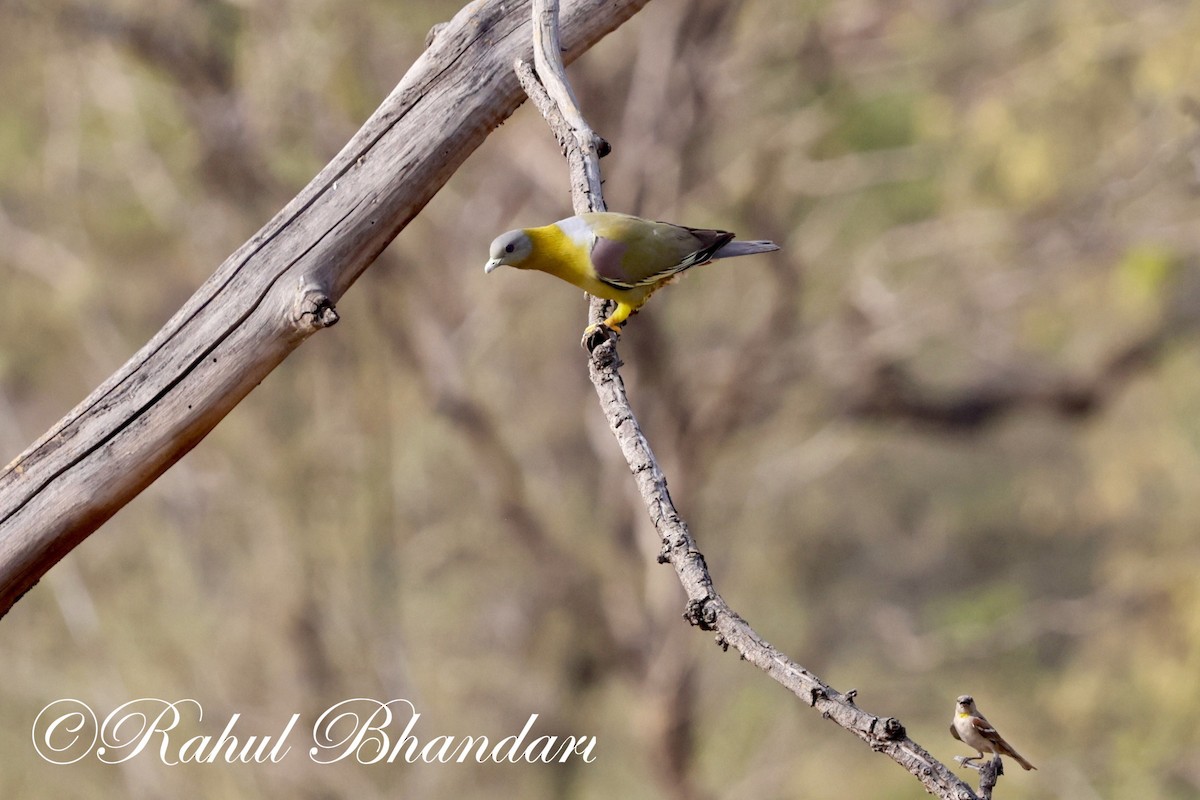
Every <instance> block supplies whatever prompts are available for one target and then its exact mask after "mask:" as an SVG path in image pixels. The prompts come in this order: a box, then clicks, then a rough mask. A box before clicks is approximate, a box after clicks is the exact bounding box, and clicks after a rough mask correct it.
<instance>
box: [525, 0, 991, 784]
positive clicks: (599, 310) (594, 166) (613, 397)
mask: <svg viewBox="0 0 1200 800" xmlns="http://www.w3.org/2000/svg"><path fill="white" fill-rule="evenodd" d="M533 5H534V15H535V19H541V20H551V21H554V24H557V22H556V17H557V7H558V3H557V0H534V3H533ZM545 38H548V37H543V38H541V39H539V40H538V42H537V43H536V46H542V45H543V43H544V41H545ZM516 69H517V73H518V75H519V76H520V78H521V85H522V86H523V87H524V88H525V90H526V91H527V92H528V93H529V95H530V97H531V98H532V99H533V101H534V103H535V105H537V107H538V109H539V110H541V111H542V114H543V116H544V117H545V118H546V121H547V123H549V125H550V128H551V130H553V131H554V135H555V137H556V138H557V139H558V142H559V144H560V145H562V146H563V149H564V152H565V154H566V157H567V163H568V167H569V170H570V179H571V197H572V201H573V204H574V208H575V213H577V214H580V213H585V212H589V211H602V210H604V202H603V195H602V189H601V185H600V167H599V163H598V160H597V157H596V155H595V154H594V153H592V152H589V151H588V150H587V149H586V148H585V147H581V146H580V144H579V143H580V142H584V143H587V142H590V141H592V140H593V134H591V131H590V129H588V128H586V127H584V128H583V129H582V130H578V131H577V130H572V128H571V123H570V122H569V121H568V120H572V119H574V120H580V121H582V119H583V115H582V114H581V113H580V111H579V109H578V108H577V107H574V108H570V109H563V108H560V104H561V103H563V102H567V103H572V104H573V103H574V98H573V95H572V94H571V93H570V91H569V90H568V91H567V92H565V93H559V96H558V97H556V98H553V99H552V98H551V97H550V95H549V94H548V93H547V92H546V90H545V89H544V88H543V86H544V85H548V84H550V83H558V82H561V83H563V84H566V83H567V80H566V72H565V70H564V68H563V64H562V61H561V59H560V58H558V54H557V52H555V51H553V50H551V51H548V52H546V53H544V57H543V59H539V61H538V75H537V76H536V77H535V76H534V75H533V73H532V72H531V71H530V70H529V68H528V65H526V64H524V63H522V62H518V63H517V65H516ZM544 70H551V71H553V73H554V76H553V77H552V78H551V77H549V76H547V75H546V74H545V72H544ZM538 78H540V79H541V81H540V82H539V81H538ZM583 124H584V125H586V123H583ZM589 162H590V163H589ZM602 315H603V303H602V302H601V301H599V300H597V299H595V298H593V299H592V301H591V308H590V312H589V317H590V321H592V322H596V321H598V320H599V319H602V318H603V316H602ZM620 366H621V361H620V358H619V357H618V356H617V351H616V343H615V341H613V340H611V339H610V340H608V341H606V342H604V343H602V344H601V345H600V346H599V347H597V348H596V349H595V350H593V351H592V355H591V358H590V360H589V373H590V376H591V380H592V384H593V386H594V387H595V389H596V394H597V396H598V397H599V399H600V406H601V408H602V409H603V411H604V415H605V417H606V418H607V419H608V423H609V426H610V427H611V429H612V431H613V434H614V435H615V436H616V437H617V443H618V445H619V446H620V448H621V453H622V454H623V455H624V456H625V460H626V462H627V463H628V465H629V469H630V471H631V472H632V473H633V476H634V479H635V481H636V482H637V486H638V491H639V492H640V493H641V496H642V500H643V501H644V502H645V504H646V510H647V512H648V513H649V515H650V520H651V522H653V523H654V529H655V531H657V533H658V536H659V538H660V539H661V540H662V551H661V554H660V556H659V560H660V561H661V562H663V563H669V564H670V565H671V566H673V567H674V568H675V572H676V574H677V576H678V577H679V581H680V583H681V584H682V585H683V589H684V592H686V594H687V597H688V603H687V608H686V611H685V612H684V617H685V619H687V620H688V621H689V622H690V623H691V624H692V625H695V626H696V627H699V628H700V629H702V630H706V631H714V632H715V633H716V634H717V636H716V640H717V643H718V645H719V646H721V647H722V648H724V649H728V648H729V647H731V646H732V647H733V648H735V649H736V650H737V651H738V652H739V653H740V654H741V655H742V657H743V658H745V659H746V660H747V661H749V662H751V663H752V664H754V665H755V666H757V667H759V668H760V669H762V670H763V671H764V672H766V673H767V674H768V675H770V676H771V677H772V678H774V679H775V680H776V681H778V682H779V683H781V684H783V685H784V686H785V687H787V688H788V689H789V690H790V691H791V692H792V693H793V694H795V695H796V696H797V697H798V698H800V699H801V700H802V701H804V702H805V703H807V704H808V705H809V706H811V707H812V708H814V709H817V710H819V711H820V712H821V715H822V716H823V717H824V718H825V719H829V720H832V721H833V722H836V723H837V724H838V725H839V726H841V727H843V728H845V729H846V730H848V731H850V732H851V733H853V734H854V735H856V736H858V737H859V738H860V739H862V740H863V741H864V742H866V743H867V744H868V745H870V747H871V748H872V749H873V750H876V751H879V752H882V753H885V754H887V755H888V757H890V758H891V759H893V760H894V761H896V763H898V764H900V765H901V766H903V767H904V768H905V769H907V770H908V771H909V772H910V773H912V774H913V775H914V776H916V777H917V779H918V780H920V781H921V783H922V784H923V785H924V787H925V789H926V790H927V791H929V792H931V793H933V794H935V795H937V796H938V797H942V798H956V800H967V799H968V798H972V799H973V798H975V797H976V795H975V793H974V792H973V791H971V788H970V787H969V786H968V785H967V784H965V783H964V782H963V781H961V780H960V779H959V778H957V777H956V776H955V775H954V774H953V773H951V772H950V770H949V769H947V768H946V766H945V765H943V764H942V763H941V762H939V761H938V760H937V759H935V758H934V757H933V756H931V755H930V754H929V753H928V752H926V751H925V750H924V748H922V747H921V746H920V745H918V744H917V743H916V742H914V741H913V740H911V739H909V738H908V735H907V734H906V732H905V730H904V726H903V725H901V724H900V721H899V720H897V719H895V718H894V717H888V718H881V717H878V716H875V715H874V714H870V713H868V712H866V711H864V710H862V709H860V708H859V707H858V706H857V705H856V704H855V703H854V694H856V692H853V691H852V692H851V693H850V694H841V693H839V692H837V691H836V690H835V689H833V688H831V687H830V686H828V685H827V684H826V683H824V682H823V681H822V680H821V679H819V678H818V677H817V676H815V675H813V674H812V673H810V672H809V671H808V670H806V669H804V668H803V667H801V666H800V665H799V664H796V663H795V662H794V661H792V660H791V659H789V658H788V657H787V656H785V655H784V654H783V653H781V652H780V651H778V650H777V649H775V648H774V647H772V646H771V645H770V644H769V643H767V642H766V641H764V640H763V639H762V638H761V637H760V636H759V635H758V634H757V633H755V631H754V630H753V629H752V628H751V627H750V625H749V624H748V623H747V622H746V621H745V620H744V619H742V618H741V617H740V616H739V615H738V614H737V613H736V612H734V611H733V609H731V608H730V607H729V606H728V605H727V604H726V602H725V600H724V599H723V598H722V597H721V595H720V594H719V593H718V592H717V590H716V587H714V585H713V581H712V576H711V575H710V574H709V572H708V567H707V565H706V564H705V561H704V556H703V555H702V554H701V552H700V550H699V548H698V547H697V545H696V541H695V539H693V538H692V535H691V532H690V531H689V530H688V526H687V523H686V522H684V520H683V518H682V517H681V516H680V515H679V512H678V511H677V510H676V508H675V505H674V503H673V502H672V501H671V495H670V492H668V490H667V479H666V476H665V475H664V474H663V472H662V470H661V469H660V468H659V465H658V461H657V460H656V459H655V457H654V452H653V451H652V450H651V448H650V443H649V441H647V439H646V437H645V435H644V434H643V433H642V430H641V427H640V425H639V424H638V420H637V417H636V416H635V415H634V413H633V409H632V407H631V406H630V403H629V398H628V396H627V395H626V393H625V383H624V381H623V380H622V378H621V374H620V372H619V368H620Z"/></svg>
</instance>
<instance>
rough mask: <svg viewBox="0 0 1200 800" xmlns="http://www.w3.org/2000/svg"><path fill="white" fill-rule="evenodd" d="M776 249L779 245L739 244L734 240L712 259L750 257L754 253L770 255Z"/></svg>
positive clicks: (714, 254) (762, 242) (763, 243)
mask: <svg viewBox="0 0 1200 800" xmlns="http://www.w3.org/2000/svg"><path fill="white" fill-rule="evenodd" d="M778 249H779V245H777V244H775V243H774V242H767V241H757V242H739V241H736V240H735V241H732V242H730V243H729V244H727V245H725V246H724V247H722V248H721V249H720V250H718V251H717V252H716V253H713V259H714V260H715V259H718V258H734V257H736V256H752V255H754V254H755V253H770V252H771V251H772V250H778Z"/></svg>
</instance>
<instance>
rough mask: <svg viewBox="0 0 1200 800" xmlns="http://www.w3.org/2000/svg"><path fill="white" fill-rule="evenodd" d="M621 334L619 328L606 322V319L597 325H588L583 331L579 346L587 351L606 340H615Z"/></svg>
mask: <svg viewBox="0 0 1200 800" xmlns="http://www.w3.org/2000/svg"><path fill="white" fill-rule="evenodd" d="M620 335H621V329H620V328H618V327H616V326H615V325H610V324H608V320H605V321H604V322H601V323H599V324H597V325H588V326H587V329H586V330H584V332H583V339H582V340H580V342H579V346H580V347H582V348H583V349H584V350H587V351H588V352H589V353H590V352H592V351H593V350H595V349H596V348H597V347H599V346H600V345H602V344H604V343H605V342H607V341H616V340H617V338H619V337H620Z"/></svg>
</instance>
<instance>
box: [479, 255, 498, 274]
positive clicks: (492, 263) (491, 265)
mask: <svg viewBox="0 0 1200 800" xmlns="http://www.w3.org/2000/svg"><path fill="white" fill-rule="evenodd" d="M498 266H500V259H498V258H492V259H489V260H488V262H487V263H486V264H484V265H483V271H484V273H485V274H486V273H488V272H491V271H492V270H494V269H495V268H496V267H498Z"/></svg>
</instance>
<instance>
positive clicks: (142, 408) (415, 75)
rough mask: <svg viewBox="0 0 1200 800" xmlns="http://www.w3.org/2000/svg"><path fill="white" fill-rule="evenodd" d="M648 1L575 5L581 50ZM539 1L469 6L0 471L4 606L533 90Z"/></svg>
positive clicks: (185, 439)
mask: <svg viewBox="0 0 1200 800" xmlns="http://www.w3.org/2000/svg"><path fill="white" fill-rule="evenodd" d="M646 2H647V0H576V2H573V3H571V4H570V5H569V6H568V8H567V12H566V14H565V15H564V19H563V25H562V34H563V37H562V41H563V46H564V48H565V50H564V52H565V54H566V57H567V58H568V59H574V58H575V57H577V56H578V55H580V54H581V53H583V52H584V51H586V50H587V49H588V48H589V47H590V46H591V45H592V44H594V43H595V42H596V41H598V40H599V39H600V38H601V37H602V36H604V35H605V34H606V33H608V32H609V31H611V30H613V29H614V28H616V27H617V26H618V25H620V24H621V23H622V22H623V21H625V20H626V19H628V18H629V17H630V16H632V15H633V14H634V12H636V11H637V10H638V9H639V8H641V7H642V6H643V5H644V4H645V3H646ZM529 27H530V10H529V3H528V0H524V1H522V0H479V1H478V2H474V3H471V4H469V5H467V6H466V7H465V8H463V9H462V11H460V12H459V13H458V14H457V15H456V16H455V18H454V19H453V20H452V21H451V22H450V23H449V24H447V25H446V26H445V27H444V28H442V29H440V30H439V31H438V32H437V35H436V36H435V37H433V40H432V43H431V44H430V46H429V49H428V50H426V51H425V52H424V53H423V54H422V55H421V57H420V58H419V59H417V62H416V63H415V64H414V65H413V67H412V69H410V70H409V72H408V74H407V75H406V76H405V77H404V79H403V80H402V81H401V82H400V84H399V86H397V87H396V89H395V90H394V91H393V92H392V94H391V95H390V96H389V97H388V98H387V99H386V100H385V101H384V102H383V104H382V105H381V106H380V107H379V108H378V109H377V110H376V112H375V113H374V114H373V115H372V116H371V118H370V119H368V120H367V122H366V123H365V124H364V125H363V127H362V129H361V130H359V132H358V133H357V134H356V135H355V136H354V138H353V139H351V140H350V142H349V143H348V144H347V145H346V146H345V148H343V150H342V152H341V153H339V154H338V155H337V156H336V157H335V158H334V159H333V161H331V162H330V163H329V165H328V166H326V167H325V168H324V169H323V170H322V171H321V172H320V174H318V175H317V177H316V178H314V179H313V180H312V182H311V183H309V185H308V186H307V187H305V188H304V190H303V191H301V192H300V194H299V195H297V196H296V198H295V199H294V200H292V201H291V202H290V203H289V204H288V205H287V206H286V207H285V208H284V209H283V210H282V211H280V212H279V213H278V214H277V215H276V216H275V218H274V219H272V220H271V221H270V222H269V223H268V224H267V225H266V226H265V227H264V228H263V229H262V230H261V231H259V232H258V233H257V234H255V235H254V237H253V238H251V239H250V241H248V242H246V244H244V245H243V246H242V247H241V248H239V249H238V250H237V252H235V253H234V254H233V255H232V256H230V257H229V259H227V260H226V261H225V263H224V264H222V265H221V267H220V268H219V269H218V270H217V271H216V272H215V273H214V274H213V276H212V277H211V278H209V279H208V281H206V282H205V283H204V285H203V286H201V287H200V289H199V290H198V291H197V292H196V294H195V295H193V296H192V298H191V299H190V300H188V302H187V303H186V304H185V305H184V307H183V308H182V309H180V310H179V311H178V312H177V313H176V314H175V316H174V317H172V318H171V320H170V321H169V322H167V324H166V326H165V327H163V329H162V330H161V331H159V332H158V333H157V334H156V335H155V336H154V338H153V339H152V340H151V341H150V342H149V343H148V344H147V345H146V346H145V347H143V348H142V349H141V350H140V351H139V352H138V353H137V354H136V355H134V356H133V357H132V358H131V359H130V360H129V361H128V362H127V363H126V364H125V365H124V366H122V367H121V369H120V370H118V371H117V372H116V373H115V374H114V375H113V376H112V377H110V378H109V379H108V380H107V381H105V382H104V384H103V385H101V386H100V387H99V388H97V389H96V390H95V391H94V392H93V393H92V394H91V396H89V397H88V398H87V399H86V400H84V401H83V402H82V403H80V404H79V405H78V406H77V407H76V408H75V409H74V410H72V411H71V412H70V413H69V414H67V416H65V417H64V418H63V419H62V420H60V421H59V422H58V423H57V424H56V425H55V426H54V427H53V428H51V429H50V430H49V431H48V432H47V433H46V434H45V435H44V436H42V437H41V438H40V439H39V440H38V441H37V442H35V443H34V444H33V445H32V446H31V447H30V448H29V449H28V450H26V451H25V452H24V453H22V454H21V455H20V456H18V457H17V458H16V459H15V460H13V462H12V463H10V464H9V465H8V466H7V467H6V468H5V469H4V471H3V472H2V473H0V613H4V612H6V611H7V610H8V609H9V608H10V607H11V606H12V604H13V603H15V602H16V601H17V599H18V598H20V597H21V595H22V594H24V593H25V592H26V591H27V590H28V589H29V588H30V587H31V586H32V585H33V584H34V583H35V582H36V581H37V580H38V578H39V577H41V575H42V574H44V573H45V572H46V570H48V569H49V568H50V567H51V566H52V565H54V564H55V563H56V562H57V561H58V560H59V559H60V558H62V557H63V556H64V555H66V553H68V552H69V551H70V550H71V549H72V548H73V547H75V545H77V544H79V542H81V541H82V540H83V539H84V538H85V537H86V536H88V534H90V533H91V532H92V531H94V530H96V529H97V528H98V527H100V525H101V524H102V523H103V522H104V521H105V520H107V519H108V518H109V517H110V516H112V515H113V514H114V513H116V511H117V510H118V509H120V508H121V507H122V506H123V505H125V503H127V502H129V500H131V499H132V498H133V497H134V496H136V495H137V494H138V493H139V492H140V491H141V490H142V489H144V488H145V487H146V486H147V485H149V484H150V483H151V482H152V481H153V480H154V479H155V478H157V477H158V476H159V475H160V474H162V472H163V471H164V470H166V469H167V468H168V467H169V466H171V464H173V463H174V462H175V461H177V460H178V459H179V458H181V457H182V456H183V455H184V454H185V453H186V452H187V451H188V450H190V449H191V448H192V447H193V446H195V445H196V443H197V442H199V441H200V440H201V439H202V438H204V436H205V435H206V434H207V433H208V432H209V431H210V430H212V428H213V427H214V426H215V425H216V424H217V423H218V422H219V421H220V420H221V418H222V417H224V416H225V414H227V413H228V412H229V411H230V409H232V408H233V407H234V406H235V405H236V404H237V403H238V401H240V400H241V399H242V398H243V397H245V396H246V394H248V393H249V392H250V390H251V389H253V388H254V387H255V386H257V385H258V383H259V382H260V381H261V380H262V379H263V378H264V377H266V375H267V373H269V372H270V371H271V370H272V369H273V368H274V367H275V366H276V365H277V364H278V363H279V362H280V361H282V360H283V359H284V358H285V357H286V356H287V355H288V353H290V352H291V351H292V350H293V349H295V348H296V347H297V346H298V345H299V344H300V343H301V342H303V341H304V340H305V339H306V338H307V337H308V336H310V335H311V334H312V333H314V332H316V331H318V330H320V329H322V328H324V327H327V326H329V325H332V324H333V323H334V322H336V321H337V313H336V311H335V310H334V304H335V303H336V302H337V301H338V300H339V299H340V298H341V296H342V295H343V294H344V293H345V291H346V290H347V289H348V288H349V287H350V285H351V284H352V283H353V282H354V280H355V279H356V278H357V277H358V276H359V275H360V274H361V273H362V271H363V270H364V269H366V268H367V266H368V265H369V264H370V263H371V262H372V261H373V260H374V259H375V257H376V256H377V255H378V254H379V253H380V251H382V250H383V248H384V247H386V246H387V244H388V243H389V242H390V241H391V240H392V239H393V238H394V237H395V236H396V234H397V233H398V232H399V231H400V230H401V229H402V228H403V227H404V226H405V225H406V224H407V223H408V222H409V220H411V219H412V218H413V217H414V216H416V214H417V213H418V212H419V211H420V210H421V208H422V207H423V206H424V205H425V203H427V202H428V201H429V199H430V198H431V197H433V195H434V194H435V193H436V192H437V190H438V189H439V188H440V187H441V186H442V184H444V183H445V182H446V180H447V179H448V178H449V177H450V175H452V174H453V173H454V171H455V170H456V169H457V168H458V166H459V165H460V164H461V163H462V162H463V161H464V160H465V159H466V157H467V156H468V155H469V154H470V153H471V152H472V151H473V150H474V149H475V148H476V147H477V146H478V145H479V144H480V143H481V142H482V141H483V140H484V139H485V138H486V137H487V135H488V133H490V132H491V130H492V129H493V128H495V127H496V126H497V125H499V124H500V122H501V121H502V120H504V118H505V117H507V116H508V115H509V114H511V113H512V112H513V110H514V109H515V108H516V107H517V106H518V105H519V104H520V102H521V100H522V99H523V97H522V93H521V91H520V87H519V85H518V82H517V80H516V78H515V76H514V75H513V74H512V69H511V65H512V63H513V60H514V59H516V58H530V57H531V56H532V45H531V37H530V35H529Z"/></svg>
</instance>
